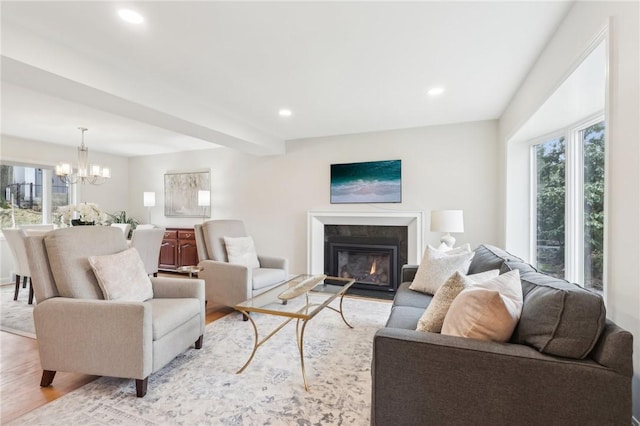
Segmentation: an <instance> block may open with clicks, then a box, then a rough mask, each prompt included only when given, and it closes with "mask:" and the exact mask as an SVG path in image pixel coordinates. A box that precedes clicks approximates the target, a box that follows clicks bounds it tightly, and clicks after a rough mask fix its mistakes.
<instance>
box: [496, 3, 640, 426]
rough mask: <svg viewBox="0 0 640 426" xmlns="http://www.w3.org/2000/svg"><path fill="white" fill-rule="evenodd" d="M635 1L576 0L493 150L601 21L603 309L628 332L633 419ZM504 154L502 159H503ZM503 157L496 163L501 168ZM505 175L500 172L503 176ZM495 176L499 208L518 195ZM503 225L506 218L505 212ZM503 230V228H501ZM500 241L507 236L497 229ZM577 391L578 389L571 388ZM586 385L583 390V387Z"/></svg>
mask: <svg viewBox="0 0 640 426" xmlns="http://www.w3.org/2000/svg"><path fill="white" fill-rule="evenodd" d="M639 16H640V5H639V3H638V2H576V3H575V4H574V6H573V7H572V8H571V10H570V11H569V13H568V15H567V17H566V18H565V20H564V22H563V23H562V24H561V25H560V27H559V29H558V31H557V32H556V34H555V35H554V36H553V38H552V39H551V41H550V42H549V44H548V45H547V47H546V48H545V50H544V51H543V53H542V54H541V55H540V57H539V59H538V61H537V62H536V64H535V65H534V67H533V68H532V69H531V71H530V73H529V75H528V77H527V78H526V80H525V81H524V83H523V84H522V86H521V87H520V89H519V90H518V92H517V93H516V95H515V96H514V98H513V99H512V101H511V103H510V105H509V107H508V108H507V109H506V110H505V112H504V114H503V116H502V117H501V119H500V124H499V134H500V141H501V148H500V150H501V151H502V152H503V153H504V152H506V151H508V150H509V149H510V148H511V147H507V145H508V143H509V142H510V138H511V136H512V135H513V134H514V133H515V132H516V131H517V130H518V128H519V127H520V126H522V125H523V124H524V123H525V122H526V121H527V120H528V119H529V118H530V117H531V115H532V114H533V113H534V112H535V111H536V110H537V109H538V108H539V107H540V106H541V105H542V103H543V102H544V101H545V100H546V98H547V97H549V96H550V95H551V94H552V93H553V92H554V91H555V89H556V88H557V87H558V86H559V85H560V84H561V83H562V81H563V80H564V79H565V78H566V77H567V76H568V75H569V74H570V73H571V72H572V71H573V69H574V68H575V66H576V65H577V64H578V63H579V62H580V60H581V59H582V58H583V56H584V53H585V51H586V49H587V48H588V47H589V45H590V44H591V43H592V42H593V40H594V39H595V37H596V36H597V34H598V33H599V32H600V31H601V30H602V29H603V28H604V27H606V26H607V25H609V31H610V40H609V43H610V44H609V46H610V53H609V54H610V64H609V65H610V67H609V86H608V109H607V117H606V120H607V127H608V135H607V155H608V159H607V160H608V163H607V167H608V174H607V219H606V220H607V225H606V226H607V237H606V244H607V249H606V263H607V273H606V279H607V283H606V288H605V299H606V303H607V315H608V317H609V318H611V319H613V320H614V321H615V322H616V323H618V324H619V325H621V326H622V327H624V328H626V329H627V330H629V331H631V332H632V333H633V334H634V370H635V377H634V380H633V387H634V404H635V405H634V415H635V417H636V419H640V262H638V259H640V167H639V164H640V124H639V120H638V117H640V108H639V102H640V101H639V100H640V90H639V87H638V86H639V83H640V69H639V64H640V58H639V54H640V34H639V29H638V28H639ZM510 161H511V158H510V159H509V162H510ZM508 164H509V163H506V164H505V167H504V168H503V169H504V170H506V169H508V167H509V166H508ZM507 180H508V179H507ZM512 183H513V182H505V181H503V183H502V184H503V187H505V188H506V190H505V192H504V195H503V197H504V200H506V203H507V205H506V208H505V211H508V207H509V204H508V203H511V202H518V201H515V200H517V198H516V197H517V193H515V192H514V191H511V192H510V191H509V186H508V184H512ZM505 223H506V224H508V223H510V221H509V218H508V217H507V221H506V222H505ZM507 232H508V230H507ZM505 241H506V242H507V244H506V245H507V248H510V247H509V246H510V245H511V244H509V241H510V239H509V235H506V236H505ZM577 391H580V390H577ZM584 391H587V390H584Z"/></svg>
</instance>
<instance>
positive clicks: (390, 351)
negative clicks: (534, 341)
mask: <svg viewBox="0 0 640 426" xmlns="http://www.w3.org/2000/svg"><path fill="white" fill-rule="evenodd" d="M372 381H373V388H372V413H371V423H372V424H373V425H376V424H377V425H387V424H395V425H414V424H427V423H430V422H433V421H434V419H437V421H436V422H437V423H441V424H469V423H473V422H474V419H476V420H480V419H481V420H482V423H486V424H576V425H578V424H618V423H620V424H624V423H625V422H626V423H628V421H629V419H630V416H631V378H630V377H626V376H624V375H622V374H619V373H617V372H616V371H614V370H612V369H609V368H606V367H603V366H601V365H599V364H598V363H596V362H594V361H592V360H571V359H565V358H557V357H552V356H548V355H544V354H541V353H539V352H538V351H536V350H535V349H533V348H531V347H528V346H524V345H515V344H509V343H494V342H485V341H479V340H473V339H465V338H460V337H453V336H444V335H441V334H436V333H421V332H418V331H413V330H403V329H393V328H385V329H382V330H379V331H378V332H377V333H376V335H375V337H374V343H373V362H372ZM587 389H588V391H586V390H587ZM581 390H582V391H581ZM532 401H535V403H532Z"/></svg>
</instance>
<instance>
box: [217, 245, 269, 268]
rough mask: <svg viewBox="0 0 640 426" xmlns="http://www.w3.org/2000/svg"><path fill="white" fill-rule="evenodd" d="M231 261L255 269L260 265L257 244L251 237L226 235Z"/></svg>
mask: <svg viewBox="0 0 640 426" xmlns="http://www.w3.org/2000/svg"><path fill="white" fill-rule="evenodd" d="M224 245H225V247H226V248H227V257H228V258H229V263H233V264H236V265H243V266H246V267H247V268H251V269H255V268H259V267H260V262H258V254H257V253H256V246H255V244H254V243H253V238H251V237H224Z"/></svg>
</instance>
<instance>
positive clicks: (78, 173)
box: [56, 127, 111, 185]
mask: <svg viewBox="0 0 640 426" xmlns="http://www.w3.org/2000/svg"><path fill="white" fill-rule="evenodd" d="M78 130H80V131H81V132H82V143H81V144H80V146H79V147H78V167H77V168H75V169H74V168H73V167H72V165H71V164H70V163H60V164H58V165H57V166H56V175H57V176H58V177H59V178H60V180H61V181H62V182H64V183H66V184H74V183H89V184H91V185H101V184H103V183H105V182H106V181H107V179H109V178H110V177H111V169H109V168H108V167H100V166H99V165H98V164H89V148H87V147H86V146H85V145H84V132H86V131H87V130H88V129H87V128H85V127H78Z"/></svg>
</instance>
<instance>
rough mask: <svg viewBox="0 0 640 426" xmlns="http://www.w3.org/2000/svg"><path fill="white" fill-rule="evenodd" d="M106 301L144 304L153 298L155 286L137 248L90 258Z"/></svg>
mask: <svg viewBox="0 0 640 426" xmlns="http://www.w3.org/2000/svg"><path fill="white" fill-rule="evenodd" d="M89 264H90V265H91V269H93V273H94V274H95V275H96V279H97V280H98V285H99V286H100V289H101V290H102V294H103V295H104V298H105V300H119V301H123V302H144V301H145V300H148V299H152V298H153V286H152V285H151V280H150V279H149V275H147V272H146V271H145V269H144V263H143V262H142V259H141V258H140V254H138V251H137V250H136V249H135V248H130V249H127V250H124V251H121V252H120V253H115V254H108V255H104V256H89Z"/></svg>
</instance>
